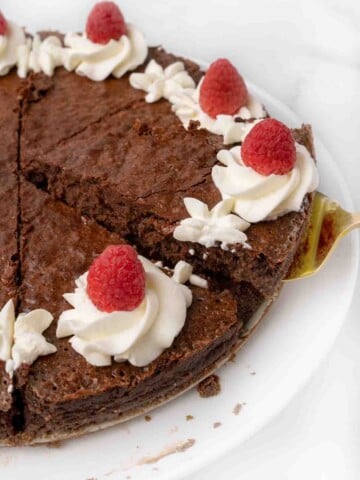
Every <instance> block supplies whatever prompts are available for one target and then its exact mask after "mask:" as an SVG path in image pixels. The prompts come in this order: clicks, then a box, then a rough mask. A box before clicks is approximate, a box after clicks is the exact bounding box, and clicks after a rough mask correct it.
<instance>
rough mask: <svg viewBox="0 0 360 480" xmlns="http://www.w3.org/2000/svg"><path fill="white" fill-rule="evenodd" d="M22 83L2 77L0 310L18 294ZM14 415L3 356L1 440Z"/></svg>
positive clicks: (0, 365)
mask: <svg viewBox="0 0 360 480" xmlns="http://www.w3.org/2000/svg"><path fill="white" fill-rule="evenodd" d="M19 84H20V81H19V79H18V77H17V75H16V74H15V73H11V74H9V75H7V76H6V77H4V78H1V79H0V105H1V109H0V132H1V140H0V209H1V213H0V310H1V309H2V308H3V307H4V306H5V304H6V303H7V302H8V301H9V300H11V299H13V300H14V302H15V303H16V296H17V268H18V239H17V230H18V184H17V149H18V131H19V110H20V108H19V101H18V94H17V89H18V87H19ZM0 344H1V342H0ZM1 346H2V348H3V347H4V345H1ZM11 414H12V397H11V391H10V379H9V376H8V375H7V374H6V372H5V363H4V359H2V360H1V359H0V442H3V440H4V439H5V438H6V437H7V436H8V435H9V434H11V433H12V431H13V428H12V422H11Z"/></svg>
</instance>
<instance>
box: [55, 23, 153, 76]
mask: <svg viewBox="0 0 360 480" xmlns="http://www.w3.org/2000/svg"><path fill="white" fill-rule="evenodd" d="M64 44H65V46H66V48H65V49H64V51H63V65H64V67H65V68H66V69H67V70H69V71H73V70H75V72H76V73H78V74H79V75H84V76H86V77H88V78H90V79H91V80H94V81H102V80H104V79H105V78H107V77H108V76H109V75H114V77H116V78H120V77H122V76H123V75H124V74H125V73H126V72H128V71H131V70H134V69H135V68H136V67H138V66H139V65H141V64H142V63H143V62H144V61H145V59H146V57H147V52H148V47H147V45H146V42H145V39H144V36H143V35H142V33H141V32H140V31H139V30H137V29H136V28H135V27H134V26H133V25H130V24H127V35H122V36H121V38H120V39H119V40H110V41H109V42H108V43H107V44H105V45H102V44H98V43H94V42H92V41H91V40H90V39H88V38H87V37H86V35H85V34H81V35H80V34H77V33H68V34H66V35H65V39H64Z"/></svg>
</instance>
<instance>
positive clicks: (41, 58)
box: [27, 34, 66, 77]
mask: <svg viewBox="0 0 360 480" xmlns="http://www.w3.org/2000/svg"><path fill="white" fill-rule="evenodd" d="M65 57H66V55H65V49H64V48H63V46H62V44H61V40H60V39H59V38H58V37H56V36H55V35H50V36H48V37H46V38H45V39H44V40H41V38H40V36H39V35H38V34H36V35H34V38H33V41H32V45H31V50H30V52H29V55H28V63H27V70H32V71H34V72H36V73H38V72H44V73H45V75H48V76H49V77H51V76H52V75H53V74H54V70H55V68H56V67H60V66H62V65H63V64H64V61H65Z"/></svg>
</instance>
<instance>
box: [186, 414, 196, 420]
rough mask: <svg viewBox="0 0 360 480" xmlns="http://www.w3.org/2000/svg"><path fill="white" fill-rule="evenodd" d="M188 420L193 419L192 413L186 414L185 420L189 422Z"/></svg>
mask: <svg viewBox="0 0 360 480" xmlns="http://www.w3.org/2000/svg"><path fill="white" fill-rule="evenodd" d="M190 420H194V417H193V416H192V415H186V421H187V422H190Z"/></svg>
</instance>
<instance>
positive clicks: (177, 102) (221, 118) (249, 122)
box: [130, 60, 266, 145]
mask: <svg viewBox="0 0 360 480" xmlns="http://www.w3.org/2000/svg"><path fill="white" fill-rule="evenodd" d="M201 82H202V80H200V82H199V85H198V86H197V87H196V86H195V83H194V80H193V79H192V78H191V76H190V75H189V73H188V72H187V71H186V70H185V67H184V64H183V63H182V62H175V63H173V64H171V65H169V66H168V67H166V68H165V69H163V68H162V67H161V65H159V64H158V63H157V62H156V61H155V60H151V61H150V62H149V64H148V66H147V67H146V69H145V72H144V73H133V74H132V75H131V76H130V83H131V85H132V86H133V87H134V88H138V89H141V90H144V91H145V92H147V95H146V96H145V101H146V102H148V103H152V102H156V101H157V100H159V99H160V98H166V99H167V100H169V102H170V103H171V105H172V109H173V111H174V113H175V114H176V115H177V116H178V117H179V119H180V121H181V122H182V124H183V125H184V127H185V128H188V126H189V123H190V121H192V120H193V121H197V122H199V124H200V128H205V129H206V130H208V131H209V132H212V133H215V134H217V135H222V136H223V139H224V144H225V145H228V144H231V143H237V142H241V141H242V140H243V139H244V137H245V135H246V134H247V133H248V132H249V131H250V130H251V128H252V127H253V126H254V125H255V124H256V123H257V121H259V120H260V119H262V118H264V117H266V112H265V110H264V107H263V106H262V104H261V103H260V102H259V101H257V100H256V99H255V98H254V97H253V96H252V95H249V98H248V102H247V104H246V105H245V106H243V107H241V108H240V110H239V111H238V112H237V113H236V114H235V115H218V116H217V117H216V118H211V117H210V116H209V115H207V114H206V113H205V112H204V111H203V110H202V109H201V107H200V103H199V93H200V88H201Z"/></svg>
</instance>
